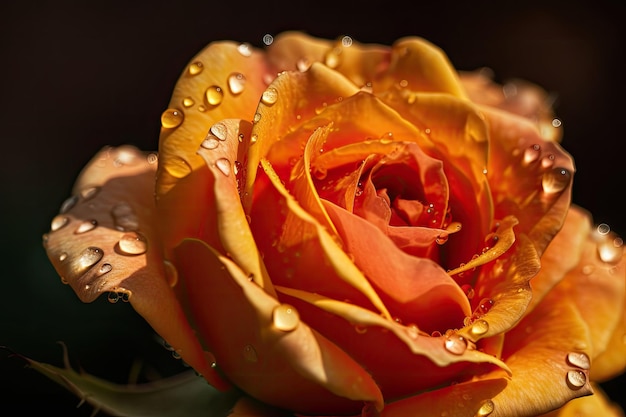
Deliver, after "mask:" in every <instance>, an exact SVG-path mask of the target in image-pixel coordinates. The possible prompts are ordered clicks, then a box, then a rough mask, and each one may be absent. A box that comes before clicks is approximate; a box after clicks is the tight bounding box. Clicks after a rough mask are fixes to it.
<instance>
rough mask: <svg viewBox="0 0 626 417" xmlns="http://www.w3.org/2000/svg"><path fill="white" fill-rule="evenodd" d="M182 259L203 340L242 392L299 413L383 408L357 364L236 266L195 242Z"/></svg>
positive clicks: (180, 251) (185, 246) (180, 253)
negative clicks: (366, 404)
mask: <svg viewBox="0 0 626 417" xmlns="http://www.w3.org/2000/svg"><path fill="white" fill-rule="evenodd" d="M176 256H177V264H178V265H179V266H180V272H181V277H182V278H183V279H184V280H185V282H186V283H187V285H188V286H189V288H193V291H190V292H189V299H190V304H191V307H192V311H193V314H194V316H195V317H196V319H197V321H198V323H199V330H200V332H201V334H202V337H203V338H204V339H205V340H206V341H207V343H208V344H209V345H210V346H211V348H212V350H213V354H214V355H215V358H216V361H217V362H216V363H217V367H218V368H219V369H220V371H222V372H223V373H224V374H226V375H227V376H228V378H229V379H230V380H232V381H233V382H234V383H235V384H236V385H237V386H238V387H240V388H241V389H243V390H244V391H246V392H248V393H249V394H250V395H252V396H254V397H256V398H258V399H260V400H262V401H263V402H266V403H268V404H272V405H276V406H279V407H282V408H287V409H290V410H293V411H296V412H304V413H325V412H331V411H337V410H340V412H344V413H345V412H358V410H360V408H361V407H362V402H363V401H366V402H373V403H375V404H376V407H377V408H379V409H380V408H382V396H381V393H380V391H379V389H378V387H377V386H376V384H375V383H374V382H373V380H372V379H371V377H370V376H369V375H368V374H367V373H366V372H365V371H364V370H363V369H362V368H361V367H360V366H359V365H357V364H356V363H355V362H354V361H353V360H352V359H351V358H350V357H349V356H348V355H346V354H345V353H344V352H343V351H341V350H340V349H339V348H337V346H335V345H334V344H332V343H331V342H329V341H328V340H327V339H326V338H324V337H323V336H321V335H319V334H318V333H317V332H315V331H314V330H312V329H310V328H309V327H308V326H307V325H306V324H304V323H303V322H300V321H299V319H298V314H297V311H296V310H295V308H293V307H291V306H287V305H281V304H280V303H279V302H278V301H277V300H276V299H274V298H272V297H271V296H269V295H268V294H267V293H266V292H264V291H263V290H262V289H261V288H260V287H258V286H257V285H256V284H255V283H254V282H252V281H250V280H249V279H248V277H247V275H246V274H245V273H244V272H243V271H242V270H241V269H239V268H238V267H237V266H236V265H235V264H234V263H233V262H232V261H230V260H228V259H227V258H224V257H221V256H219V255H218V254H217V253H215V252H214V251H213V250H211V248H209V247H208V246H206V245H205V244H204V243H202V242H200V241H194V240H185V241H184V242H183V243H182V244H181V245H180V246H179V247H178V248H177V249H176ZM224 335H228V337H224Z"/></svg>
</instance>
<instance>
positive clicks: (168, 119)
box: [161, 109, 185, 129]
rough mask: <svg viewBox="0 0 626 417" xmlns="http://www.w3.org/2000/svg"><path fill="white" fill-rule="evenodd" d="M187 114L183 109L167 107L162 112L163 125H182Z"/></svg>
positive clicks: (170, 127) (169, 126)
mask: <svg viewBox="0 0 626 417" xmlns="http://www.w3.org/2000/svg"><path fill="white" fill-rule="evenodd" d="M184 118H185V116H184V114H183V112H182V111H181V110H178V109H167V110H165V111H164V112H163V113H162V114H161V126H163V127H164V128H166V129H173V128H175V127H178V126H180V124H181V123H182V122H183V120H184Z"/></svg>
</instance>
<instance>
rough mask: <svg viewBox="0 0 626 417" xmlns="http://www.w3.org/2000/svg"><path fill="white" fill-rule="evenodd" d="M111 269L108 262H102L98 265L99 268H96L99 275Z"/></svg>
mask: <svg viewBox="0 0 626 417" xmlns="http://www.w3.org/2000/svg"><path fill="white" fill-rule="evenodd" d="M112 269H113V266H112V265H111V264H108V263H104V264H102V265H101V266H100V269H99V270H98V273H99V274H100V275H104V274H106V273H108V272H111V270H112Z"/></svg>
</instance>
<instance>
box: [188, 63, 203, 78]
mask: <svg viewBox="0 0 626 417" xmlns="http://www.w3.org/2000/svg"><path fill="white" fill-rule="evenodd" d="M203 69H204V65H203V64H202V62H200V61H196V62H193V63H192V64H190V65H189V74H190V75H198V74H200V73H201V72H202V70H203Z"/></svg>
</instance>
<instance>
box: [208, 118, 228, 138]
mask: <svg viewBox="0 0 626 417" xmlns="http://www.w3.org/2000/svg"><path fill="white" fill-rule="evenodd" d="M209 132H211V133H212V134H214V135H215V137H216V138H218V139H219V140H226V136H227V135H228V128H227V127H226V125H225V124H224V123H222V122H218V123H215V124H214V125H213V126H211V128H210V129H209Z"/></svg>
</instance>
